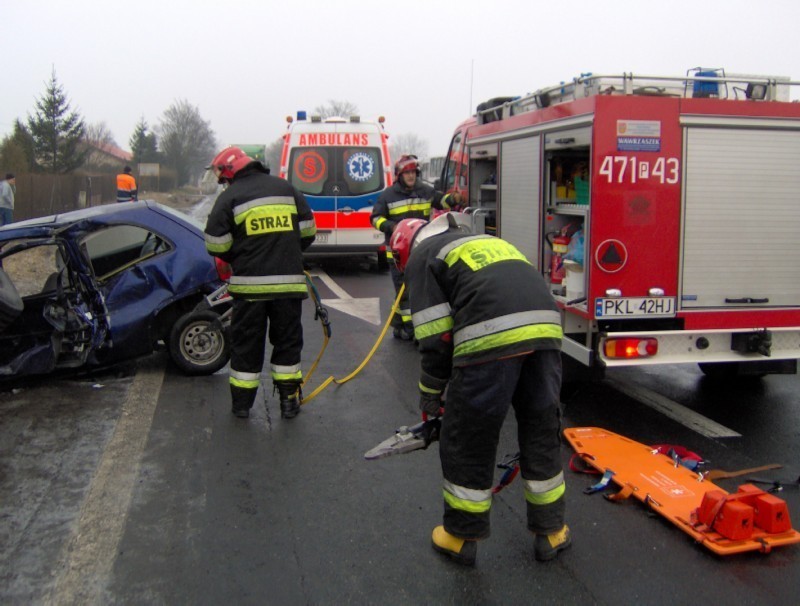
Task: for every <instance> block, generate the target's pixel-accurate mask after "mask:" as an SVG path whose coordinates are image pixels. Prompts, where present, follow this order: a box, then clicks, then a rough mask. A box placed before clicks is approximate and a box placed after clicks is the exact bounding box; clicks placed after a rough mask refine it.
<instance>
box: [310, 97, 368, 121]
mask: <svg viewBox="0 0 800 606" xmlns="http://www.w3.org/2000/svg"><path fill="white" fill-rule="evenodd" d="M314 113H315V114H316V115H319V116H322V118H323V120H324V119H325V118H331V117H333V116H339V117H342V118H347V117H349V116H357V115H358V106H357V105H356V104H355V103H351V102H350V101H335V100H333V99H329V100H328V104H327V105H318V106H317V107H315V108H314Z"/></svg>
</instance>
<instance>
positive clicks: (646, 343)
mask: <svg viewBox="0 0 800 606" xmlns="http://www.w3.org/2000/svg"><path fill="white" fill-rule="evenodd" d="M603 350H604V352H605V356H606V357H607V358H649V357H652V356H654V355H656V354H657V353H658V340H657V339H652V338H646V339H635V338H630V337H626V338H619V339H614V338H611V339H607V340H606V342H605V344H604V346H603Z"/></svg>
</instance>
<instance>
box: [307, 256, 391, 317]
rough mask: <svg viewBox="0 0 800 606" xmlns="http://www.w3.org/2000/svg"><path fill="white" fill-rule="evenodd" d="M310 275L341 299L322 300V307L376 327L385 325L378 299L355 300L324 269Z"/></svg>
mask: <svg viewBox="0 0 800 606" xmlns="http://www.w3.org/2000/svg"><path fill="white" fill-rule="evenodd" d="M310 275H311V277H312V278H313V277H317V278H319V279H320V280H322V283H323V284H325V286H327V287H328V288H329V289H330V290H331V291H332V292H333V294H335V295H336V296H337V297H339V298H338V299H322V300H321V301H320V303H322V305H325V306H327V307H332V308H333V309H336V310H338V311H341V312H342V313H346V314H348V315H351V316H355V317H356V318H359V319H361V320H364V321H366V322H369V323H370V324H374V325H375V326H380V325H381V324H383V322H382V320H381V300H380V299H379V298H378V297H364V298H361V299H354V298H353V297H351V296H350V295H349V294H348V293H347V291H346V290H345V289H344V288H342V287H341V286H339V285H338V284H337V283H336V281H335V280H334V279H333V278H331V277H330V276H329V275H328V274H327V273H325V271H324V270H322V269H318V270H316V271H314V272H311V273H310Z"/></svg>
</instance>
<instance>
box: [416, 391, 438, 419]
mask: <svg viewBox="0 0 800 606" xmlns="http://www.w3.org/2000/svg"><path fill="white" fill-rule="evenodd" d="M441 407H442V394H440V393H426V392H420V394H419V409H420V410H421V411H422V412H424V413H427V414H429V415H431V416H435V417H437V416H439V409H440V408H441Z"/></svg>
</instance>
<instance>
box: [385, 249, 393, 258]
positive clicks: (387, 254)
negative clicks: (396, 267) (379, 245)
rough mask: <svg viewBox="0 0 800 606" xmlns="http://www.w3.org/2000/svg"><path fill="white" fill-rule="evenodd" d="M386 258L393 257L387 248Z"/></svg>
mask: <svg viewBox="0 0 800 606" xmlns="http://www.w3.org/2000/svg"><path fill="white" fill-rule="evenodd" d="M386 258H387V259H394V255H393V254H392V251H391V249H389V248H387V249H386Z"/></svg>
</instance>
